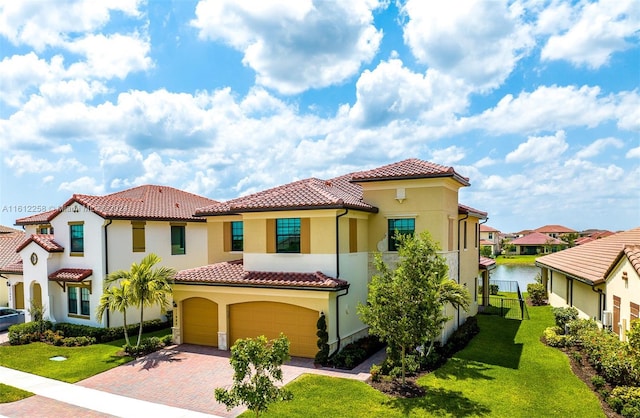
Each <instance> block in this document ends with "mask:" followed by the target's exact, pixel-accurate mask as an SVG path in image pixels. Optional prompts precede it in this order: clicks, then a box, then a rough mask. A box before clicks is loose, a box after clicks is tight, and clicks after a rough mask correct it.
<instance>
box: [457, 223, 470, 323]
mask: <svg viewBox="0 0 640 418" xmlns="http://www.w3.org/2000/svg"><path fill="white" fill-rule="evenodd" d="M467 219H469V214H468V213H467V214H466V215H465V216H464V218H462V219H458V274H457V276H458V284H460V261H461V259H462V250H461V249H460V222H462V221H465V220H467ZM456 316H457V322H458V328H460V306H458V307H456Z"/></svg>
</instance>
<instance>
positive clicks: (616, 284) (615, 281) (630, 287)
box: [606, 257, 640, 340]
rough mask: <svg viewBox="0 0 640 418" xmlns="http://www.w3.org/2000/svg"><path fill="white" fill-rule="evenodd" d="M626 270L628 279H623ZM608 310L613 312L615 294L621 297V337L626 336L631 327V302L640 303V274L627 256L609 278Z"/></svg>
mask: <svg viewBox="0 0 640 418" xmlns="http://www.w3.org/2000/svg"><path fill="white" fill-rule="evenodd" d="M625 272H626V277H627V279H626V280H624V279H623V274H624V273H625ZM606 295H607V296H606V301H607V302H606V303H607V310H608V311H612V312H613V296H618V297H619V298H620V338H621V339H623V340H624V339H625V338H626V331H628V330H629V327H630V319H631V306H630V303H631V302H633V303H635V304H638V305H640V275H638V272H637V271H636V270H635V269H634V268H633V266H632V265H631V263H630V262H629V259H628V258H627V257H622V259H621V260H620V262H619V263H618V264H617V265H616V266H615V268H614V269H613V270H612V271H611V274H610V275H609V277H608V279H607V290H606Z"/></svg>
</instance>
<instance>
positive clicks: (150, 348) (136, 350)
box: [124, 337, 165, 357]
mask: <svg viewBox="0 0 640 418" xmlns="http://www.w3.org/2000/svg"><path fill="white" fill-rule="evenodd" d="M164 346H165V344H164V342H163V339H161V338H158V337H149V338H143V339H142V341H140V345H139V346H137V347H136V346H135V345H125V346H124V351H125V353H127V354H128V355H130V356H132V357H140V356H144V355H147V354H150V353H153V352H154V351H157V350H159V349H161V348H162V347H164Z"/></svg>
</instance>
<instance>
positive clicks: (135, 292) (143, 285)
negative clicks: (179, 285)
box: [106, 253, 176, 347]
mask: <svg viewBox="0 0 640 418" xmlns="http://www.w3.org/2000/svg"><path fill="white" fill-rule="evenodd" d="M160 261H161V258H160V257H158V256H157V255H156V254H153V253H151V254H148V255H147V256H145V257H144V258H143V259H142V261H140V263H133V264H131V269H129V270H118V271H115V272H113V273H111V274H109V276H108V277H107V279H106V284H107V285H109V284H111V283H114V282H124V281H128V282H129V285H128V290H129V291H128V292H127V293H128V298H127V301H128V304H127V305H128V306H135V307H137V308H139V309H140V327H139V330H138V341H137V343H136V346H137V347H139V346H140V342H141V341H142V324H143V322H144V308H145V307H150V306H155V305H160V308H161V309H162V310H166V309H167V308H169V305H170V296H171V292H172V289H171V284H172V282H173V277H174V276H175V274H176V271H175V270H174V269H172V268H169V267H156V264H158V263H159V262H160Z"/></svg>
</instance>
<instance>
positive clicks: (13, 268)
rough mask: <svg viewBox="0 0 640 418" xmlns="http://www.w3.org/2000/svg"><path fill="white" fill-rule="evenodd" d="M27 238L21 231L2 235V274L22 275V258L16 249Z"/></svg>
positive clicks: (0, 265) (0, 261) (0, 256)
mask: <svg viewBox="0 0 640 418" xmlns="http://www.w3.org/2000/svg"><path fill="white" fill-rule="evenodd" d="M26 236H27V234H25V233H24V232H21V231H16V232H12V233H6V234H0V273H22V258H21V257H20V254H18V253H17V252H16V249H17V248H18V247H19V246H20V244H22V243H23V242H24V240H25V238H26Z"/></svg>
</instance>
